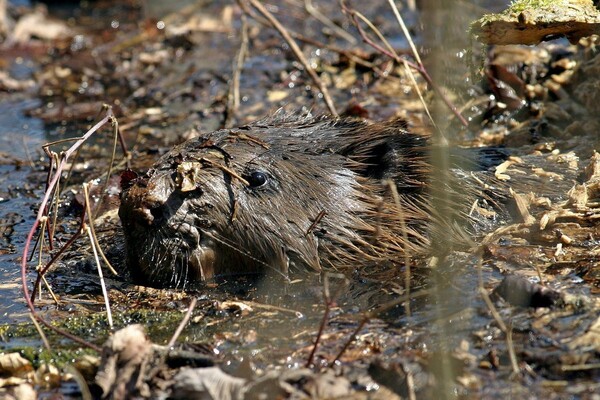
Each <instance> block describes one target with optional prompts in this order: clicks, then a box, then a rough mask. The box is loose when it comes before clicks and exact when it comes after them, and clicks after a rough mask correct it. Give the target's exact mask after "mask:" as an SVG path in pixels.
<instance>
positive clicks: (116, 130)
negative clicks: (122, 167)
mask: <svg viewBox="0 0 600 400" xmlns="http://www.w3.org/2000/svg"><path fill="white" fill-rule="evenodd" d="M104 107H107V108H109V107H110V106H108V105H107V104H105V105H104ZM110 123H111V125H112V127H113V131H114V139H113V149H112V153H111V155H110V162H109V163H108V170H107V171H106V180H105V181H104V186H103V187H102V190H101V191H100V199H99V200H98V203H97V204H96V210H95V211H96V213H94V214H89V217H90V218H91V217H92V215H93V216H94V217H96V216H98V214H97V213H98V212H100V206H101V205H102V202H103V201H104V198H105V197H106V190H107V189H108V184H109V182H110V175H111V174H112V169H113V165H114V163H115V155H116V153H117V138H118V137H119V121H117V119H116V118H115V117H114V116H112V117H111V118H110ZM103 258H104V257H103ZM111 268H112V267H111Z"/></svg>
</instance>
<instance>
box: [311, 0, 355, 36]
mask: <svg viewBox="0 0 600 400" xmlns="http://www.w3.org/2000/svg"><path fill="white" fill-rule="evenodd" d="M304 9H305V10H306V12H307V13H309V14H310V15H312V16H313V17H314V18H315V19H317V20H319V21H320V22H321V23H322V24H323V25H325V26H327V27H328V28H329V29H331V30H332V31H334V32H335V34H336V35H338V36H339V37H341V38H342V39H344V40H346V41H347V42H349V43H351V44H355V43H356V39H354V37H353V36H352V35H350V34H349V33H348V32H346V31H345V30H343V29H342V28H340V27H339V26H337V25H336V24H334V23H333V21H331V20H330V19H329V18H327V17H326V16H325V15H323V13H321V12H320V11H319V10H318V9H317V8H315V6H314V5H313V3H312V0H304Z"/></svg>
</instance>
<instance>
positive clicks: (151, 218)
mask: <svg viewBox="0 0 600 400" xmlns="http://www.w3.org/2000/svg"><path fill="white" fill-rule="evenodd" d="M167 213H168V209H167V206H166V204H165V203H162V202H156V201H148V199H146V200H145V201H143V202H142V204H141V205H140V206H139V207H136V208H134V209H133V210H132V211H131V216H132V218H133V219H134V220H135V221H137V222H138V223H141V224H143V225H146V226H152V225H156V224H159V223H160V222H161V221H163V220H164V219H166V217H167Z"/></svg>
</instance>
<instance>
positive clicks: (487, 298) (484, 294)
mask: <svg viewBox="0 0 600 400" xmlns="http://www.w3.org/2000/svg"><path fill="white" fill-rule="evenodd" d="M476 257H477V258H478V260H479V261H478V262H477V279H478V285H479V293H480V294H481V297H482V298H483V301H484V302H485V304H486V305H487V307H488V309H489V311H490V313H491V314H492V317H493V318H494V320H495V321H496V323H497V324H498V327H499V328H500V330H501V331H502V332H504V334H505V335H506V348H507V350H508V356H509V358H510V364H511V367H512V369H513V373H514V374H518V373H519V366H518V363H517V355H516V353H515V348H514V343H513V340H512V326H511V327H510V329H509V328H508V327H507V326H506V324H505V323H504V321H503V320H502V317H500V314H499V313H498V310H496V307H494V304H493V303H492V300H491V299H490V296H489V295H488V293H487V290H485V288H484V287H483V272H482V270H483V250H482V248H481V247H480V248H479V250H478V251H477V253H476Z"/></svg>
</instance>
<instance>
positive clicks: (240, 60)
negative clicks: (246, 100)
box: [224, 14, 248, 128]
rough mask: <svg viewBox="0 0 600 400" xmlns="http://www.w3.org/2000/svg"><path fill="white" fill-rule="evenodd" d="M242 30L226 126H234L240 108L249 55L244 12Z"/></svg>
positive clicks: (234, 65) (228, 98)
mask: <svg viewBox="0 0 600 400" xmlns="http://www.w3.org/2000/svg"><path fill="white" fill-rule="evenodd" d="M241 19H242V31H241V40H240V49H239V50H238V53H237V57H236V58H235V62H234V64H233V77H232V78H231V86H230V87H229V93H228V95H227V110H226V111H227V114H226V115H225V123H224V125H225V128H230V127H231V126H232V120H233V118H234V117H235V116H236V115H237V113H238V109H239V108H240V77H241V75H242V69H243V68H244V60H245V59H246V57H247V55H248V19H247V18H246V14H242V16H241Z"/></svg>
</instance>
